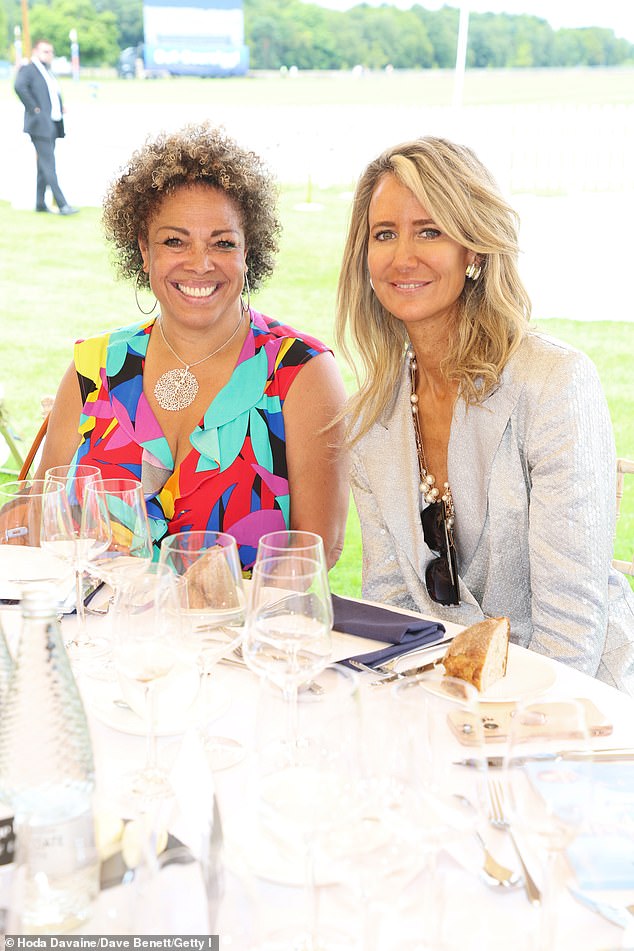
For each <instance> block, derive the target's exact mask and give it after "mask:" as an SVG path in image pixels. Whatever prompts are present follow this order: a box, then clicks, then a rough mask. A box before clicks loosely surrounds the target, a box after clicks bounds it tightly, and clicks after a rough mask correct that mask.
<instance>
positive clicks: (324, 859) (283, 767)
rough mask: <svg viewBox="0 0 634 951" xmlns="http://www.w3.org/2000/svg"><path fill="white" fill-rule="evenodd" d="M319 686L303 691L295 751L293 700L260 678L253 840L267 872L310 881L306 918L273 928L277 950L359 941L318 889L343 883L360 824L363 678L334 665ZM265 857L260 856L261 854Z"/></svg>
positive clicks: (330, 950)
mask: <svg viewBox="0 0 634 951" xmlns="http://www.w3.org/2000/svg"><path fill="white" fill-rule="evenodd" d="M316 681H317V683H318V684H319V685H320V687H321V688H322V689H321V691H320V692H318V693H316V692H311V691H302V692H301V693H300V694H299V696H298V703H297V715H298V728H299V733H300V735H301V743H299V744H298V746H297V747H296V749H295V750H290V749H289V745H288V741H287V735H286V733H287V724H286V720H287V709H286V707H287V704H286V701H285V700H284V697H283V694H282V692H281V691H280V690H279V688H278V687H277V686H276V685H275V684H274V683H271V682H270V681H269V680H267V679H263V680H262V681H261V683H260V690H259V695H258V705H257V716H256V757H255V766H256V776H255V781H254V783H253V804H252V807H251V816H252V818H253V820H254V826H255V828H253V829H252V830H251V831H250V835H249V839H248V841H249V842H250V843H251V844H252V845H253V844H254V847H255V855H256V862H258V863H262V864H263V866H264V868H263V872H264V874H265V875H269V874H271V870H273V877H274V878H277V877H278V875H279V874H280V870H281V874H282V877H283V879H284V880H285V881H289V882H291V881H292V882H293V883H296V882H297V883H300V882H302V883H303V886H304V897H305V908H304V909H303V915H302V918H301V919H300V920H297V921H295V922H292V921H289V920H288V918H287V917H286V916H285V918H284V924H283V926H282V925H278V926H273V927H275V930H274V931H271V932H270V933H269V934H268V935H267V938H266V941H265V946H266V947H271V948H275V951H291V949H292V951H317V949H320V951H335V949H336V951H339V949H341V951H343V949H346V951H347V949H348V948H351V947H353V946H356V943H355V940H354V937H353V935H351V934H350V933H347V932H348V926H347V925H343V924H342V922H341V921H340V920H338V921H337V922H336V923H334V927H333V923H331V922H330V921H327V920H325V918H324V915H323V914H321V915H320V902H319V889H320V887H321V886H322V885H324V884H328V885H331V886H332V885H334V884H336V883H339V881H340V878H341V875H342V871H343V872H345V869H342V866H341V862H340V860H339V856H338V855H337V854H336V853H337V852H338V850H339V849H340V843H341V841H342V840H343V839H345V838H346V835H347V830H348V829H349V828H350V826H351V825H352V823H353V822H354V817H355V815H356V811H357V803H356V800H355V777H356V774H357V771H356V760H357V757H358V753H359V704H358V695H357V691H358V680H357V677H356V675H355V673H354V672H353V671H351V670H349V669H348V668H346V667H343V666H341V665H337V664H333V665H331V666H330V667H327V668H326V669H325V670H324V671H322V673H321V674H318V675H317V677H316ZM258 855H259V857H258Z"/></svg>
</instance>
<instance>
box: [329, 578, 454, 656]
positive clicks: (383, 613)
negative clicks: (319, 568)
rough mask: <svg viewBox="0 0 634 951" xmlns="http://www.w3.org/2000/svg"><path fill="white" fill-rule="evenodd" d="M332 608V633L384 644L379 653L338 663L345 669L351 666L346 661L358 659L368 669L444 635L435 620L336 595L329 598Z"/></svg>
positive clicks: (375, 652)
mask: <svg viewBox="0 0 634 951" xmlns="http://www.w3.org/2000/svg"><path fill="white" fill-rule="evenodd" d="M332 608H333V612H334V624H333V628H334V630H335V631H340V632H341V633H342V634H356V635H357V636H358V637H368V638H370V639H371V640H373V641H385V642H386V644H385V647H382V648H380V649H379V650H376V651H370V653H367V654H358V655H356V656H354V657H350V658H348V659H347V660H342V661H340V663H342V664H347V666H349V667H350V666H351V665H350V664H349V663H348V660H358V661H361V663H362V664H367V665H368V667H377V666H378V665H379V664H384V663H385V662H386V661H388V660H390V659H391V658H392V657H398V656H399V655H400V654H404V653H406V652H407V651H411V650H414V649H415V648H417V647H427V646H428V645H429V644H433V643H435V642H436V641H439V640H442V636H443V634H444V633H445V628H444V626H443V625H442V624H439V623H438V621H428V620H427V619H426V618H422V617H421V618H416V617H408V615H406V614H401V613H400V612H398V611H390V610H389V609H388V608H379V607H376V606H375V605H373V604H365V603H363V602H361V601H353V600H350V599H349V598H340V597H339V595H337V594H333V595H332Z"/></svg>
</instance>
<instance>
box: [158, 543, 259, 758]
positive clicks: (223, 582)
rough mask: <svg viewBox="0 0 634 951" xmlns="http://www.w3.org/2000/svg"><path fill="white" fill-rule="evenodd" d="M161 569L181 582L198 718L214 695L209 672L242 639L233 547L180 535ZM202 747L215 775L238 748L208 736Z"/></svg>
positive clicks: (164, 550)
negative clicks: (195, 670)
mask: <svg viewBox="0 0 634 951" xmlns="http://www.w3.org/2000/svg"><path fill="white" fill-rule="evenodd" d="M160 563H161V564H165V565H167V566H168V567H169V568H170V569H171V570H172V571H173V572H174V574H175V575H176V576H177V577H178V578H180V580H181V585H180V589H179V590H180V599H181V622H182V630H183V638H184V640H185V643H186V645H187V647H188V648H189V649H191V650H192V652H193V654H194V656H195V657H196V658H197V661H198V664H199V667H200V672H201V678H202V683H201V694H202V696H201V699H200V703H199V706H200V707H201V708H202V715H203V717H204V716H205V711H206V710H207V709H208V703H207V701H208V699H209V694H210V691H211V692H213V669H214V668H215V666H216V664H217V663H218V661H219V660H220V659H221V658H222V657H226V656H227V655H229V654H231V653H232V651H233V650H235V648H236V647H237V646H238V645H239V644H240V642H241V640H242V637H243V634H244V616H245V595H244V586H243V584H242V568H241V565H240V557H239V555H238V548H237V545H236V541H235V539H234V538H233V536H231V535H227V534H226V533H225V532H213V531H192V532H179V533H178V534H175V535H170V536H169V537H168V538H165V539H164V540H163V542H162V544H161V554H160ZM203 741H204V746H205V749H206V751H207V754H208V756H209V757H210V760H211V764H212V766H213V767H214V768H215V769H223V768H226V767H228V766H232V765H234V764H235V763H237V762H238V761H239V760H240V759H241V758H242V756H243V753H244V751H243V747H242V744H241V743H239V742H238V741H237V740H235V739H232V738H230V737H221V736H213V735H212V734H210V733H209V732H208V731H207V730H205V731H204V735H203Z"/></svg>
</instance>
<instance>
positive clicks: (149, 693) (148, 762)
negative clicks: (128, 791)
mask: <svg viewBox="0 0 634 951" xmlns="http://www.w3.org/2000/svg"><path fill="white" fill-rule="evenodd" d="M153 686H154V685H153V684H151V683H149V684H145V686H144V688H143V689H144V691H145V712H146V715H147V737H146V743H145V768H146V770H148V771H149V770H153V769H156V734H155V732H154V690H153Z"/></svg>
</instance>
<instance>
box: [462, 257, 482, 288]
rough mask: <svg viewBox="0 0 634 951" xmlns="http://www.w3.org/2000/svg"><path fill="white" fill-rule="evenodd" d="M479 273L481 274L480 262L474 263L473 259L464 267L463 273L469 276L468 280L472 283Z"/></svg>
mask: <svg viewBox="0 0 634 951" xmlns="http://www.w3.org/2000/svg"><path fill="white" fill-rule="evenodd" d="M481 274H482V265H481V264H476V262H475V261H472V262H471V264H467V267H466V269H465V275H466V276H467V277H468V278H469V280H470V281H473V283H474V284H475V282H476V281H477V280H478V278H479V277H480V275H481Z"/></svg>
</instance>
